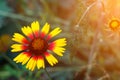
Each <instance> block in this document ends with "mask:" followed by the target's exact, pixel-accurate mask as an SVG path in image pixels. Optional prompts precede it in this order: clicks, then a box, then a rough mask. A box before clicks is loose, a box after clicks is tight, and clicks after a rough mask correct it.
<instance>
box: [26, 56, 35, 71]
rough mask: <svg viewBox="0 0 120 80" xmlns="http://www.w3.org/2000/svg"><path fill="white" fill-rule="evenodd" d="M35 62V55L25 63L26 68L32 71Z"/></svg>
mask: <svg viewBox="0 0 120 80" xmlns="http://www.w3.org/2000/svg"><path fill="white" fill-rule="evenodd" d="M36 62H37V58H36V56H34V57H32V58H31V59H30V60H29V61H28V63H27V65H26V68H27V69H29V70H31V71H33V70H34V69H35V67H36Z"/></svg>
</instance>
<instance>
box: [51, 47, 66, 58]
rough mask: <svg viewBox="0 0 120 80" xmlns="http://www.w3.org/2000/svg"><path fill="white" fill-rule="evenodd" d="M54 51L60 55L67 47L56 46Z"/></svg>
mask: <svg viewBox="0 0 120 80" xmlns="http://www.w3.org/2000/svg"><path fill="white" fill-rule="evenodd" d="M52 51H53V52H54V53H56V54H57V55H59V56H63V54H62V53H63V52H64V51H65V48H62V47H54V48H53V50H52Z"/></svg>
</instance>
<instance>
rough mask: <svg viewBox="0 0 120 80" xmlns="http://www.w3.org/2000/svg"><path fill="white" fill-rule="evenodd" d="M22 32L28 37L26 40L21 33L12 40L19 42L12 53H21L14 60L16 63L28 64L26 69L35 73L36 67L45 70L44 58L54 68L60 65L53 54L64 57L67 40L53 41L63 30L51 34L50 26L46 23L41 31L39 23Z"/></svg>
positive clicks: (23, 29)
mask: <svg viewBox="0 0 120 80" xmlns="http://www.w3.org/2000/svg"><path fill="white" fill-rule="evenodd" d="M21 30H22V32H23V33H24V34H25V36H27V38H25V37H24V36H23V35H21V34H19V33H14V35H13V38H12V40H13V41H15V42H18V43H17V44H13V45H12V46H11V48H12V50H11V52H21V53H20V54H19V55H18V56H17V57H15V58H14V61H15V62H16V63H22V65H24V64H26V68H27V69H29V70H31V71H33V70H34V69H35V68H36V67H37V68H38V69H40V68H45V63H44V58H46V60H47V61H48V63H49V64H50V65H51V66H53V65H54V64H56V63H58V60H57V59H56V58H55V57H54V56H53V55H52V54H51V53H55V54H57V55H58V56H63V52H64V51H65V48H63V47H64V46H65V45H66V38H60V39H57V40H54V41H53V40H52V38H53V37H55V36H56V35H58V34H59V33H60V32H61V31H62V30H61V29H60V28H59V27H57V28H55V29H54V30H52V31H51V32H50V33H49V30H50V25H49V24H48V23H46V24H45V25H44V26H43V28H42V29H41V31H39V30H40V26H39V22H38V21H35V22H32V23H31V27H29V26H27V27H25V26H24V27H23V28H22V29H21Z"/></svg>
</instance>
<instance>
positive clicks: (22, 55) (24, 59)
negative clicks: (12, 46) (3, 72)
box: [14, 52, 31, 65]
mask: <svg viewBox="0 0 120 80" xmlns="http://www.w3.org/2000/svg"><path fill="white" fill-rule="evenodd" d="M30 57H31V54H30V53H28V52H22V53H20V54H19V55H18V56H17V57H15V58H14V61H16V63H22V65H24V64H26V63H27V61H28V60H29V58H30Z"/></svg>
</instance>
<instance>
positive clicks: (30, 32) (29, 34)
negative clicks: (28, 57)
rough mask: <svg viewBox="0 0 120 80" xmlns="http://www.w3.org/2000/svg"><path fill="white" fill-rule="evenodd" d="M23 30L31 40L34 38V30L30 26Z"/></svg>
mask: <svg viewBox="0 0 120 80" xmlns="http://www.w3.org/2000/svg"><path fill="white" fill-rule="evenodd" d="M21 30H22V32H23V33H24V34H25V35H26V36H28V37H29V38H30V39H33V38H34V36H33V33H32V29H31V28H30V27H29V26H27V27H25V26H24V27H23V28H22V29H21Z"/></svg>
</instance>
